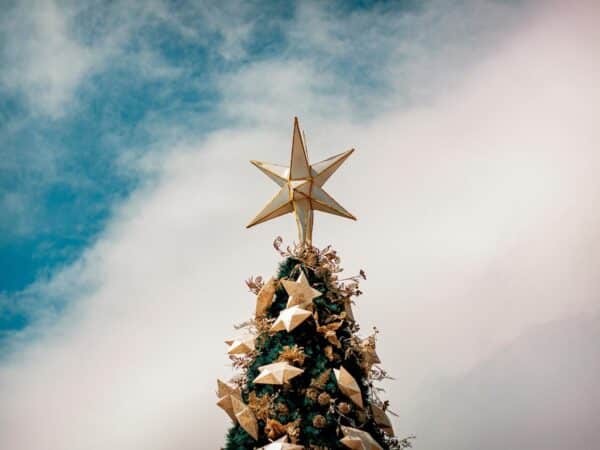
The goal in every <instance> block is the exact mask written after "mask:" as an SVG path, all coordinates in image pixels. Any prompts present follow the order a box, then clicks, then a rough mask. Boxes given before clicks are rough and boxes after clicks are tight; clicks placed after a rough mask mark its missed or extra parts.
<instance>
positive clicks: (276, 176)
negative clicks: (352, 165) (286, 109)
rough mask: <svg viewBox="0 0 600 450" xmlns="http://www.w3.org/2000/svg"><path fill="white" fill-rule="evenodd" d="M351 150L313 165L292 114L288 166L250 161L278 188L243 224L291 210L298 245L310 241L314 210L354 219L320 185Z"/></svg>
mask: <svg viewBox="0 0 600 450" xmlns="http://www.w3.org/2000/svg"><path fill="white" fill-rule="evenodd" d="M352 152H354V149H351V150H348V151H346V152H344V153H340V154H338V155H335V156H332V157H330V158H327V159H325V160H323V161H321V162H318V163H316V164H310V163H309V162H308V153H307V151H306V147H305V145H304V140H303V139H302V134H301V133H300V126H299V125H298V118H297V117H294V131H293V134H292V155H291V159H290V165H289V167H285V166H280V165H277V164H270V163H265V162H259V161H251V163H252V164H254V165H255V166H256V167H258V169H260V170H261V171H262V172H263V173H264V174H265V175H267V176H268V177H269V178H270V179H271V180H273V181H274V182H275V183H277V185H278V186H279V187H280V190H279V192H278V193H277V194H275V196H274V197H273V198H272V199H271V201H269V203H267V205H266V206H265V207H264V208H263V209H262V211H260V212H259V213H258V214H257V216H256V217H255V218H254V219H252V221H251V222H250V223H249V224H248V225H247V226H246V228H250V227H252V226H254V225H257V224H259V223H262V222H266V221H267V220H271V219H274V218H276V217H279V216H282V215H283V214H287V213H293V214H294V216H295V217H296V224H297V226H298V237H299V240H300V243H301V244H304V243H306V244H309V245H310V244H311V243H312V230H313V211H314V210H317V211H322V212H325V213H328V214H334V215H337V216H341V217H346V218H348V219H352V220H356V217H354V216H353V215H352V214H350V213H349V212H348V211H346V210H345V209H344V208H343V207H342V205H340V204H339V203H338V202H336V201H335V200H334V199H333V198H332V197H331V196H330V195H329V194H328V193H327V192H325V190H324V189H323V185H324V184H325V182H326V181H327V180H328V179H329V177H331V175H333V173H334V172H335V171H336V170H337V169H338V168H339V167H340V166H341V165H342V164H343V163H344V161H346V159H347V158H348V157H349V156H350V155H351V154H352Z"/></svg>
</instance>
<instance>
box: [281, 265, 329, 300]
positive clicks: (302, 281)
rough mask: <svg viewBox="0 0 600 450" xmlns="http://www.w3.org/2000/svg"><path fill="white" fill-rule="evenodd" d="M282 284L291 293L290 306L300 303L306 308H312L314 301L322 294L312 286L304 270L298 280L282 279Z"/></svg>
mask: <svg viewBox="0 0 600 450" xmlns="http://www.w3.org/2000/svg"><path fill="white" fill-rule="evenodd" d="M281 284H283V287H284V289H285V290H286V292H287V293H288V295H289V298H288V302H287V305H286V306H287V307H288V308H289V307H291V306H296V305H298V306H300V307H301V308H304V309H312V306H313V304H312V301H313V300H314V299H315V298H317V297H320V296H321V295H322V294H321V292H319V291H317V290H316V289H314V288H313V287H311V285H310V283H309V282H308V279H307V278H306V275H304V272H302V271H300V276H299V277H298V279H297V280H296V281H291V280H281Z"/></svg>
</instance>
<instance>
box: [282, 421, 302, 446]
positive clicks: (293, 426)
mask: <svg viewBox="0 0 600 450" xmlns="http://www.w3.org/2000/svg"><path fill="white" fill-rule="evenodd" d="M301 422H302V419H296V420H294V421H293V422H289V423H287V424H285V428H286V431H285V432H286V433H287V435H288V437H289V438H290V441H291V442H292V444H297V443H298V440H299V439H300V423H301Z"/></svg>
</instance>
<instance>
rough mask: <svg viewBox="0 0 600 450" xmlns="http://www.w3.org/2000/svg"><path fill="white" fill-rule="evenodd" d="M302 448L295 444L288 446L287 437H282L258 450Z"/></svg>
mask: <svg viewBox="0 0 600 450" xmlns="http://www.w3.org/2000/svg"><path fill="white" fill-rule="evenodd" d="M303 449H304V446H302V445H296V444H288V438H287V436H283V437H282V438H280V439H277V440H276V441H273V442H271V443H270V444H269V445H265V446H264V447H261V448H260V449H259V450H303Z"/></svg>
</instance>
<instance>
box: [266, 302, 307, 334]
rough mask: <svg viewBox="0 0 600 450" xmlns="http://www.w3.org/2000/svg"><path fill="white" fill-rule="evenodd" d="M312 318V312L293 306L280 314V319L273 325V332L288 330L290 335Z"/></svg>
mask: <svg viewBox="0 0 600 450" xmlns="http://www.w3.org/2000/svg"><path fill="white" fill-rule="evenodd" d="M310 316H312V313H311V312H310V311H307V310H306V309H302V308H300V307H299V306H292V307H291V308H286V309H284V310H283V311H281V312H280V313H279V317H277V320H275V322H274V323H273V326H272V327H271V331H283V330H286V331H287V332H288V333H289V332H290V331H292V330H293V329H294V328H296V327H297V326H298V325H300V324H301V323H302V322H304V321H305V320H306V319H308V318H309V317H310Z"/></svg>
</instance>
